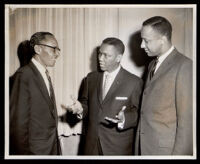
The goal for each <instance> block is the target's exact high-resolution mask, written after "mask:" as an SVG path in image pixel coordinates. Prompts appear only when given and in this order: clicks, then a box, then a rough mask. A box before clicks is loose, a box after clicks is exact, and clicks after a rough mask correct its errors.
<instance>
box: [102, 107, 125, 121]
mask: <svg viewBox="0 0 200 164" xmlns="http://www.w3.org/2000/svg"><path fill="white" fill-rule="evenodd" d="M125 109H126V106H123V107H122V109H121V110H120V112H119V113H118V114H117V115H116V116H115V117H116V118H110V117H105V120H107V121H109V122H111V123H115V124H118V123H122V122H124V121H125V115H124V111H125Z"/></svg>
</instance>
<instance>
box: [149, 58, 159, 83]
mask: <svg viewBox="0 0 200 164" xmlns="http://www.w3.org/2000/svg"><path fill="white" fill-rule="evenodd" d="M157 63H158V58H156V59H155V60H154V64H153V67H152V69H151V71H150V80H151V79H152V78H153V76H154V73H155V69H156V65H157Z"/></svg>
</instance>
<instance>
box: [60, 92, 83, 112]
mask: <svg viewBox="0 0 200 164" xmlns="http://www.w3.org/2000/svg"><path fill="white" fill-rule="evenodd" d="M70 98H71V100H72V102H73V104H72V105H67V106H65V105H63V104H61V107H62V108H64V109H66V110H67V111H69V112H72V113H73V114H82V113H83V108H82V105H81V103H80V102H79V101H78V100H77V99H76V98H75V97H74V95H71V96H70Z"/></svg>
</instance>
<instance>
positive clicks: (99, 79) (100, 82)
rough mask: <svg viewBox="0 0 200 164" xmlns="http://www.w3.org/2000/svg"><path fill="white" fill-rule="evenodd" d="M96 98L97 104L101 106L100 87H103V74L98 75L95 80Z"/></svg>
mask: <svg viewBox="0 0 200 164" xmlns="http://www.w3.org/2000/svg"><path fill="white" fill-rule="evenodd" d="M97 82H98V84H97V97H98V101H99V104H100V105H101V104H102V85H103V72H101V73H99V75H98V78H97Z"/></svg>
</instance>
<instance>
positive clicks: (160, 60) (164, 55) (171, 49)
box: [154, 46, 174, 74]
mask: <svg viewBox="0 0 200 164" xmlns="http://www.w3.org/2000/svg"><path fill="white" fill-rule="evenodd" d="M173 50H174V46H171V48H170V49H169V50H168V51H167V52H165V53H164V54H162V55H160V56H159V57H158V63H157V64H156V69H155V71H154V74H155V73H156V71H157V70H158V68H159V67H160V65H161V64H162V62H163V61H164V60H165V59H166V58H167V56H168V55H169V54H170V53H171V52H172V51H173Z"/></svg>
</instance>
